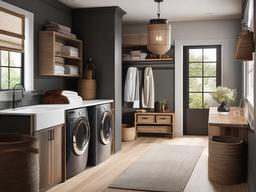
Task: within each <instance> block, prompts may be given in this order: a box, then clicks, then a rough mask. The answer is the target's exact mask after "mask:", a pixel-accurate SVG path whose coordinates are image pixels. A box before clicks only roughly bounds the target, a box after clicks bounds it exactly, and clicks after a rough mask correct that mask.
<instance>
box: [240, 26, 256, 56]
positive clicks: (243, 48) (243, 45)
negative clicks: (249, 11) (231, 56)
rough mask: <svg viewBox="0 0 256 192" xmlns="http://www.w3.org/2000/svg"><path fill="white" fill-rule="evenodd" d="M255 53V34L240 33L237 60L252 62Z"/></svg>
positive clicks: (249, 32) (247, 31)
mask: <svg viewBox="0 0 256 192" xmlns="http://www.w3.org/2000/svg"><path fill="white" fill-rule="evenodd" d="M254 51H255V45H254V40H253V32H251V31H249V30H246V31H242V32H240V35H239V39H238V43H237V48H236V53H235V58H236V59H240V60H252V59H253V52H254Z"/></svg>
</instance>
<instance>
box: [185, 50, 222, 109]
mask: <svg viewBox="0 0 256 192" xmlns="http://www.w3.org/2000/svg"><path fill="white" fill-rule="evenodd" d="M207 48H216V61H204V60H203V58H204V54H203V53H202V61H201V62H189V49H207ZM221 49H222V46H221V45H195V46H184V47H183V63H184V77H186V78H185V80H184V82H183V87H184V101H186V102H184V103H185V106H184V107H185V108H188V109H196V110H200V109H202V110H204V109H207V108H208V107H206V106H205V105H204V94H205V93H212V91H204V79H205V78H216V87H217V86H220V85H221ZM215 62H216V76H204V63H215ZM190 63H202V75H201V76H189V64H190ZM191 77H192V78H202V91H189V79H190V78H191ZM189 93H200V94H202V108H190V107H189Z"/></svg>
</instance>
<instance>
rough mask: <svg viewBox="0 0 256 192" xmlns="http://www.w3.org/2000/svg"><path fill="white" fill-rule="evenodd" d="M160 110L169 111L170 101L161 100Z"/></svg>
mask: <svg viewBox="0 0 256 192" xmlns="http://www.w3.org/2000/svg"><path fill="white" fill-rule="evenodd" d="M159 104H160V112H167V111H168V102H167V101H165V100H162V101H160V103H159Z"/></svg>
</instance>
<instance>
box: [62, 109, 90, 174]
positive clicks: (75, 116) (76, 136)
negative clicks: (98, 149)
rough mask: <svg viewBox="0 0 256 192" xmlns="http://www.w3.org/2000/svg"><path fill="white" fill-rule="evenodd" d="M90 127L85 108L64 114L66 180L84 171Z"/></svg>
mask: <svg viewBox="0 0 256 192" xmlns="http://www.w3.org/2000/svg"><path fill="white" fill-rule="evenodd" d="M89 140H90V126H89V120H88V112H87V108H79V109H73V110H68V111H67V112H66V178H67V179H68V178H70V177H73V176H75V175H77V174H78V173H80V172H81V171H83V170H85V168H86V165H87V160H88V148H89Z"/></svg>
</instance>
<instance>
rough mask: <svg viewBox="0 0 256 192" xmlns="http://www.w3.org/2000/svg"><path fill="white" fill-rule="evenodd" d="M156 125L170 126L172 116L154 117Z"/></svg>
mask: <svg viewBox="0 0 256 192" xmlns="http://www.w3.org/2000/svg"><path fill="white" fill-rule="evenodd" d="M156 123H162V124H171V123H172V116H171V115H157V116H156Z"/></svg>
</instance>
